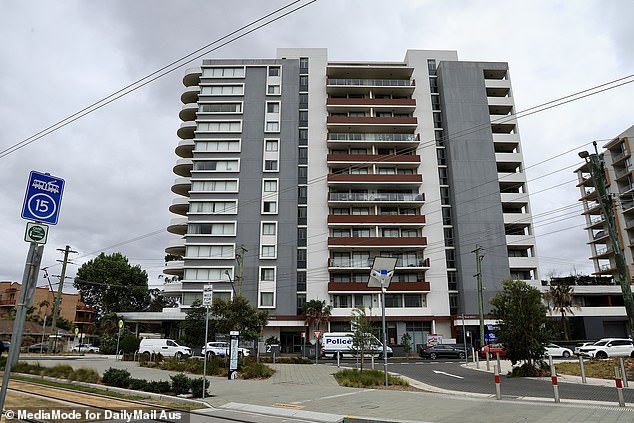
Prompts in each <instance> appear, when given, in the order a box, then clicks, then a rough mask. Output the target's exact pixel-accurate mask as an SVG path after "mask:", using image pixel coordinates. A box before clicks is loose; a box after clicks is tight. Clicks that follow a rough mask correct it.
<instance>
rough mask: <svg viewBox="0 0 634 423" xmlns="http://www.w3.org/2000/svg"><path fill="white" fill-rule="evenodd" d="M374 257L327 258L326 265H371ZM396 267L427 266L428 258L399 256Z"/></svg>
mask: <svg viewBox="0 0 634 423" xmlns="http://www.w3.org/2000/svg"><path fill="white" fill-rule="evenodd" d="M372 263H374V257H371V258H369V259H367V260H363V259H359V260H355V259H348V260H346V259H328V267H367V268H370V267H372ZM396 267H429V259H428V258H426V259H423V258H422V257H419V258H406V259H403V258H399V259H397V260H396Z"/></svg>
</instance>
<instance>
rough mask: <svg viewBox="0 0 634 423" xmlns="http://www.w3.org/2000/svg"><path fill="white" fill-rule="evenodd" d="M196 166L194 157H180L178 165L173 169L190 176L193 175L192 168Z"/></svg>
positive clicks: (186, 176)
mask: <svg viewBox="0 0 634 423" xmlns="http://www.w3.org/2000/svg"><path fill="white" fill-rule="evenodd" d="M193 168H194V162H193V160H192V159H178V160H176V165H175V166H174V168H173V169H172V170H173V171H174V173H175V174H177V175H178V176H183V177H185V178H188V177H190V176H192V169H193Z"/></svg>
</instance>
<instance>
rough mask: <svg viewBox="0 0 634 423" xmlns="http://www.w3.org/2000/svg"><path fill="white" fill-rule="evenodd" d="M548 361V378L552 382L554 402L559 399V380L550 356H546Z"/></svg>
mask: <svg viewBox="0 0 634 423" xmlns="http://www.w3.org/2000/svg"><path fill="white" fill-rule="evenodd" d="M548 360H549V361H550V380H551V381H552V382H553V393H554V394H555V402H560V401H559V382H558V381H557V372H556V371H555V365H554V364H553V358H552V356H549V357H548Z"/></svg>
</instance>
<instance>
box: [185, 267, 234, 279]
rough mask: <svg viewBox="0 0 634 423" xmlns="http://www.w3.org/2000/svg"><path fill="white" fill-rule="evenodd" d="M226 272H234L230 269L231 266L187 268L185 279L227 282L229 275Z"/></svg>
mask: <svg viewBox="0 0 634 423" xmlns="http://www.w3.org/2000/svg"><path fill="white" fill-rule="evenodd" d="M225 272H229V274H231V273H232V272H233V269H229V268H211V269H204V268H198V269H185V279H187V280H207V281H216V282H226V281H227V275H226V274H225Z"/></svg>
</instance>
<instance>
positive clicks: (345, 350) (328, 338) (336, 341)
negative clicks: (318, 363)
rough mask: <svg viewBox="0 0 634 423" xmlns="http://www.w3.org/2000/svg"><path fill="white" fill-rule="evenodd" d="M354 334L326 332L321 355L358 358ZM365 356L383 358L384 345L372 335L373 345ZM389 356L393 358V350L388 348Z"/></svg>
mask: <svg viewBox="0 0 634 423" xmlns="http://www.w3.org/2000/svg"><path fill="white" fill-rule="evenodd" d="M353 336H354V335H353V334H352V333H349V332H326V333H324V334H323V335H322V338H321V346H322V348H321V355H322V356H326V355H332V357H333V358H337V356H339V357H342V356H343V355H344V354H345V355H352V356H356V355H357V354H358V353H360V351H358V350H357V348H356V347H355V346H354V345H353V344H354V341H353ZM364 355H378V356H379V358H383V344H382V343H381V341H379V340H378V338H377V337H376V336H374V335H372V343H371V345H370V348H368V350H366V351H364ZM387 356H388V357H392V348H390V347H387Z"/></svg>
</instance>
